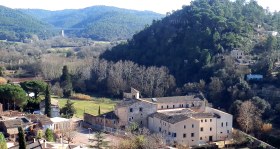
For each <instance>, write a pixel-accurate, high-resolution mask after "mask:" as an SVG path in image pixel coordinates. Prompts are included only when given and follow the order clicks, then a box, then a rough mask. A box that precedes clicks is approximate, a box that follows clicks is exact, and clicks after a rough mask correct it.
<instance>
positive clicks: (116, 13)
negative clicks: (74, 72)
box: [21, 6, 163, 40]
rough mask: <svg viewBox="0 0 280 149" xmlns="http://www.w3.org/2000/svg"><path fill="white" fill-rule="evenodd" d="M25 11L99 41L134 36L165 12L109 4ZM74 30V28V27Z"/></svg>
mask: <svg viewBox="0 0 280 149" xmlns="http://www.w3.org/2000/svg"><path fill="white" fill-rule="evenodd" d="M21 11H22V12H24V13H27V14H29V15H32V16H34V17H36V18H38V19H41V20H42V21H46V22H48V23H50V24H52V25H54V26H55V27H57V28H61V29H65V32H66V35H68V36H78V37H86V38H92V39H96V40H119V39H128V38H131V37H132V35H133V34H135V33H136V32H138V31H140V30H142V29H143V28H144V27H145V26H146V25H149V24H151V23H152V21H153V20H157V19H161V18H162V17H163V15H161V14H157V13H154V12H150V11H136V10H128V9H121V8H116V7H108V6H93V7H88V8H84V9H69V10H61V11H47V10H38V9H22V10H21ZM72 29H73V30H72Z"/></svg>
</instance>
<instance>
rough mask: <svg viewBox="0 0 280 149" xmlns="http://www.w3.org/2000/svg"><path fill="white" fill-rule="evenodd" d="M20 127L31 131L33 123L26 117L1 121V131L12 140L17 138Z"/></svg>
mask: <svg viewBox="0 0 280 149" xmlns="http://www.w3.org/2000/svg"><path fill="white" fill-rule="evenodd" d="M18 127H22V128H23V130H27V131H29V130H30V128H31V127H33V124H32V123H31V122H30V121H29V120H28V119H27V118H26V117H18V118H13V119H6V120H1V121H0V131H2V132H3V133H4V135H5V136H7V137H8V138H9V139H10V140H16V139H17V137H18Z"/></svg>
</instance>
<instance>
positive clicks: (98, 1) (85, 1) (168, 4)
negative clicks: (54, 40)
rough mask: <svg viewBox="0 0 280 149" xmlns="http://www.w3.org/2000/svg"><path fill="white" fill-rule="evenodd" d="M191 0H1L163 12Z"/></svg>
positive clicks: (275, 0)
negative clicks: (103, 6) (104, 6)
mask: <svg viewBox="0 0 280 149" xmlns="http://www.w3.org/2000/svg"><path fill="white" fill-rule="evenodd" d="M190 1H191V0H0V5H3V6H6V7H10V8H38V9H46V10H62V9H79V8H85V7H89V6H94V5H106V6H115V7H120V8H127V9H135V10H149V11H154V12H157V13H161V14H166V12H171V11H172V10H177V9H181V8H182V5H189V4H190ZM257 1H258V3H259V4H260V5H261V6H263V7H264V8H267V7H269V9H270V10H271V11H275V10H277V11H279V10H280V0H257Z"/></svg>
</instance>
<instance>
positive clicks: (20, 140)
mask: <svg viewBox="0 0 280 149" xmlns="http://www.w3.org/2000/svg"><path fill="white" fill-rule="evenodd" d="M18 143H19V149H26V141H25V136H24V132H23V130H22V127H18Z"/></svg>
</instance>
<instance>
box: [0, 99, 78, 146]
mask: <svg viewBox="0 0 280 149" xmlns="http://www.w3.org/2000/svg"><path fill="white" fill-rule="evenodd" d="M42 103H43V102H42ZM42 103H41V104H40V106H42V105H43V104H42ZM2 106H3V105H2V104H0V131H1V132H2V133H3V134H4V136H5V137H6V138H8V147H9V148H18V146H17V143H16V142H17V139H18V128H19V127H22V128H23V130H24V131H25V134H26V138H27V140H32V139H33V138H35V137H36V136H37V135H38V134H39V133H40V132H45V131H46V129H50V130H52V131H53V132H54V134H55V135H56V138H59V137H60V138H63V134H64V133H65V131H66V130H67V131H72V130H74V129H76V128H77V127H79V126H80V124H81V121H80V120H77V119H66V118H62V117H57V116H59V115H57V108H58V107H57V105H56V104H52V112H53V113H54V115H53V117H51V118H49V117H47V116H46V115H42V114H40V113H39V114H26V113H23V112H19V111H12V110H10V111H3V108H2ZM43 110H44V109H42V112H43ZM58 113H59V111H58ZM36 144H37V145H40V146H41V147H42V148H44V146H45V147H46V146H49V147H50V148H51V146H54V145H55V143H50V142H48V143H46V141H43V140H41V141H32V143H29V144H28V145H30V146H34V145H36ZM50 144H52V145H50ZM58 144H60V143H58ZM65 146H66V145H65Z"/></svg>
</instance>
